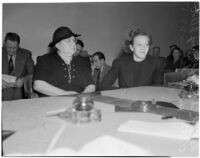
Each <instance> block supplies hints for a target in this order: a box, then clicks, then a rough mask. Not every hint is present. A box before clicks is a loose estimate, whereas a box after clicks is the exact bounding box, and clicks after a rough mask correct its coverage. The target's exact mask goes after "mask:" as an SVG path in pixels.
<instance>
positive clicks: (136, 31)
mask: <svg viewBox="0 0 200 158" xmlns="http://www.w3.org/2000/svg"><path fill="white" fill-rule="evenodd" d="M140 35H142V36H147V37H148V38H149V45H151V44H152V37H151V35H149V34H147V33H146V32H144V31H142V30H140V29H132V30H131V31H130V33H129V45H130V44H131V45H132V44H133V41H134V38H135V37H137V36H140Z"/></svg>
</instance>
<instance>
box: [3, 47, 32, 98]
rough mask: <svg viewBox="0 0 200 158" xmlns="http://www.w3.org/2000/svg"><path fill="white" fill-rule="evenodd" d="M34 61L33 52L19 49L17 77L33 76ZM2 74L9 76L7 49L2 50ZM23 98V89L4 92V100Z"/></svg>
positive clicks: (16, 68) (16, 65) (7, 89)
mask: <svg viewBox="0 0 200 158" xmlns="http://www.w3.org/2000/svg"><path fill="white" fill-rule="evenodd" d="M33 68H34V61H33V59H32V56H31V52H30V51H28V50H26V49H23V48H18V50H17V52H16V58H15V73H14V74H15V76H16V77H17V78H23V77H26V76H28V75H32V74H33ZM2 74H8V55H7V52H6V49H5V47H3V48H2ZM22 98H23V89H22V88H16V87H13V88H6V89H3V90H2V100H3V101H4V100H15V99H22Z"/></svg>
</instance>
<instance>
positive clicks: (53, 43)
mask: <svg viewBox="0 0 200 158" xmlns="http://www.w3.org/2000/svg"><path fill="white" fill-rule="evenodd" d="M72 36H74V37H78V36H81V35H80V34H74V33H72V34H71V35H70V36H69V35H67V36H63V37H62V38H59V39H57V40H56V41H53V42H51V43H49V45H48V46H49V47H53V46H55V44H56V43H58V42H60V41H62V40H63V39H67V38H70V37H72Z"/></svg>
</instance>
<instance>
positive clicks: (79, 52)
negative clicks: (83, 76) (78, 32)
mask: <svg viewBox="0 0 200 158" xmlns="http://www.w3.org/2000/svg"><path fill="white" fill-rule="evenodd" d="M83 48H84V43H83V42H82V41H81V40H79V39H77V41H76V52H75V53H74V54H73V56H74V57H75V58H79V60H82V61H83V63H84V65H85V66H86V67H87V68H88V69H89V70H90V71H91V62H90V56H89V55H88V52H87V51H86V50H84V49H83Z"/></svg>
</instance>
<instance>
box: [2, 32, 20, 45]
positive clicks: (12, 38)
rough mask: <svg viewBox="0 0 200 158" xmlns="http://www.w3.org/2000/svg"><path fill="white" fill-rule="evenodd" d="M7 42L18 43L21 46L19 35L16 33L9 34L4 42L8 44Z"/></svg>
mask: <svg viewBox="0 0 200 158" xmlns="http://www.w3.org/2000/svg"><path fill="white" fill-rule="evenodd" d="M7 40H10V41H13V42H15V41H17V42H18V44H20V37H19V35H18V34H17V33H14V32H8V33H7V34H6V36H5V40H4V42H6V41H7Z"/></svg>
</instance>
